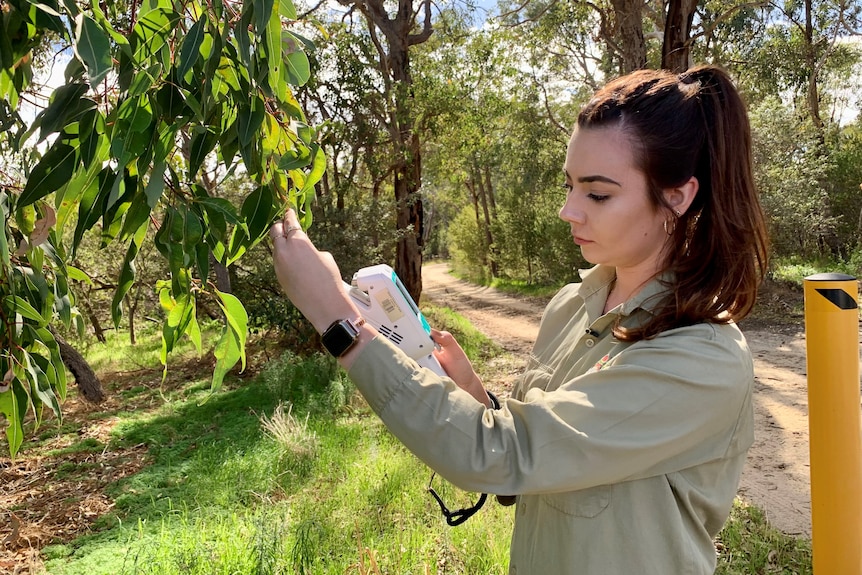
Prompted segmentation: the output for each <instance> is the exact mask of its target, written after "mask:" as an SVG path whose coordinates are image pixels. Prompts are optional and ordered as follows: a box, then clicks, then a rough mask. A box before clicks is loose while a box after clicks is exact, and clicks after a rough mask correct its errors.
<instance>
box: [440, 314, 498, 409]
mask: <svg viewBox="0 0 862 575" xmlns="http://www.w3.org/2000/svg"><path fill="white" fill-rule="evenodd" d="M431 339H433V340H434V343H436V344H437V345H439V346H440V348H439V349H435V350H434V357H436V358H437V361H439V362H440V366H441V367H442V368H443V369H444V370H445V371H446V374H447V375H448V376H449V377H450V378H451V379H452V381H454V382H455V383H456V384H457V385H458V387H460V388H461V389H463V390H464V391H466V392H468V393H469V394H470V395H472V396H473V397H474V398H476V400H477V401H478V402H479V403H482V404H483V405H485V406H486V407H491V400H490V399H489V398H488V394H487V393H486V392H485V387H484V386H483V385H482V380H481V379H479V376H478V375H477V374H476V371H475V370H474V369H473V364H472V363H470V359H469V358H468V357H467V354H466V353H464V350H463V349H461V346H460V345H459V344H458V342H457V341H456V340H455V336H453V335H452V334H451V333H449V332H448V331H440V330H436V329H432V330H431Z"/></svg>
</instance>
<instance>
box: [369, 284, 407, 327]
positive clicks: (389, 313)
mask: <svg viewBox="0 0 862 575" xmlns="http://www.w3.org/2000/svg"><path fill="white" fill-rule="evenodd" d="M374 298H375V299H376V300H377V303H379V304H380V307H381V308H382V309H383V311H384V312H386V317H388V318H389V321H391V322H396V321H398V320H399V319H401V318H402V317H404V312H403V311H401V307H399V305H398V302H397V301H395V298H394V297H392V294H390V293H389V290H388V289H385V288H384V289H382V290H380V291H378V292H377V293H375V294H374Z"/></svg>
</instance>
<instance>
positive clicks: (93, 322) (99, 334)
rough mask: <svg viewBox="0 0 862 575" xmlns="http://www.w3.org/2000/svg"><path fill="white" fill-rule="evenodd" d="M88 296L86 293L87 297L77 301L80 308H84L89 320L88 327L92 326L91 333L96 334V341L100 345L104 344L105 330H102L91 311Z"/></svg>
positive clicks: (96, 317)
mask: <svg viewBox="0 0 862 575" xmlns="http://www.w3.org/2000/svg"><path fill="white" fill-rule="evenodd" d="M89 295H90V294H89V293H88V294H87V297H84V298H81V299H80V300H78V303H80V304H81V307H82V308H84V313H85V314H87V318H88V319H89V320H90V325H91V326H93V332H94V333H95V334H96V339H98V340H99V341H100V342H101V343H105V342H106V341H107V339H105V330H104V329H102V324H101V322H100V321H99V316H97V315H96V312H94V311H93V307H92V306H91V305H90V300H89Z"/></svg>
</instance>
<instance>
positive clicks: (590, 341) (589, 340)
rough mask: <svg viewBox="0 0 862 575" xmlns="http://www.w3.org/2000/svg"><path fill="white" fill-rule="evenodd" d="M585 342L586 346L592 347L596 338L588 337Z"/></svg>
mask: <svg viewBox="0 0 862 575" xmlns="http://www.w3.org/2000/svg"><path fill="white" fill-rule="evenodd" d="M586 344H587V347H593V346H594V345H596V340H594V339H588V340H587V341H586Z"/></svg>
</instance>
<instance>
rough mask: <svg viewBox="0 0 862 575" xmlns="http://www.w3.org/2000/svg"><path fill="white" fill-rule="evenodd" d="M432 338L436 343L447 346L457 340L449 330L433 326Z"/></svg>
mask: <svg viewBox="0 0 862 575" xmlns="http://www.w3.org/2000/svg"><path fill="white" fill-rule="evenodd" d="M431 339H433V340H434V343H436V344H437V345H439V346H441V347H446V346H447V345H450V344H452V343H453V342H454V341H455V337H454V336H453V335H452V334H451V333H449V332H448V331H440V330H439V329H434V328H433V327H432V328H431Z"/></svg>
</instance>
